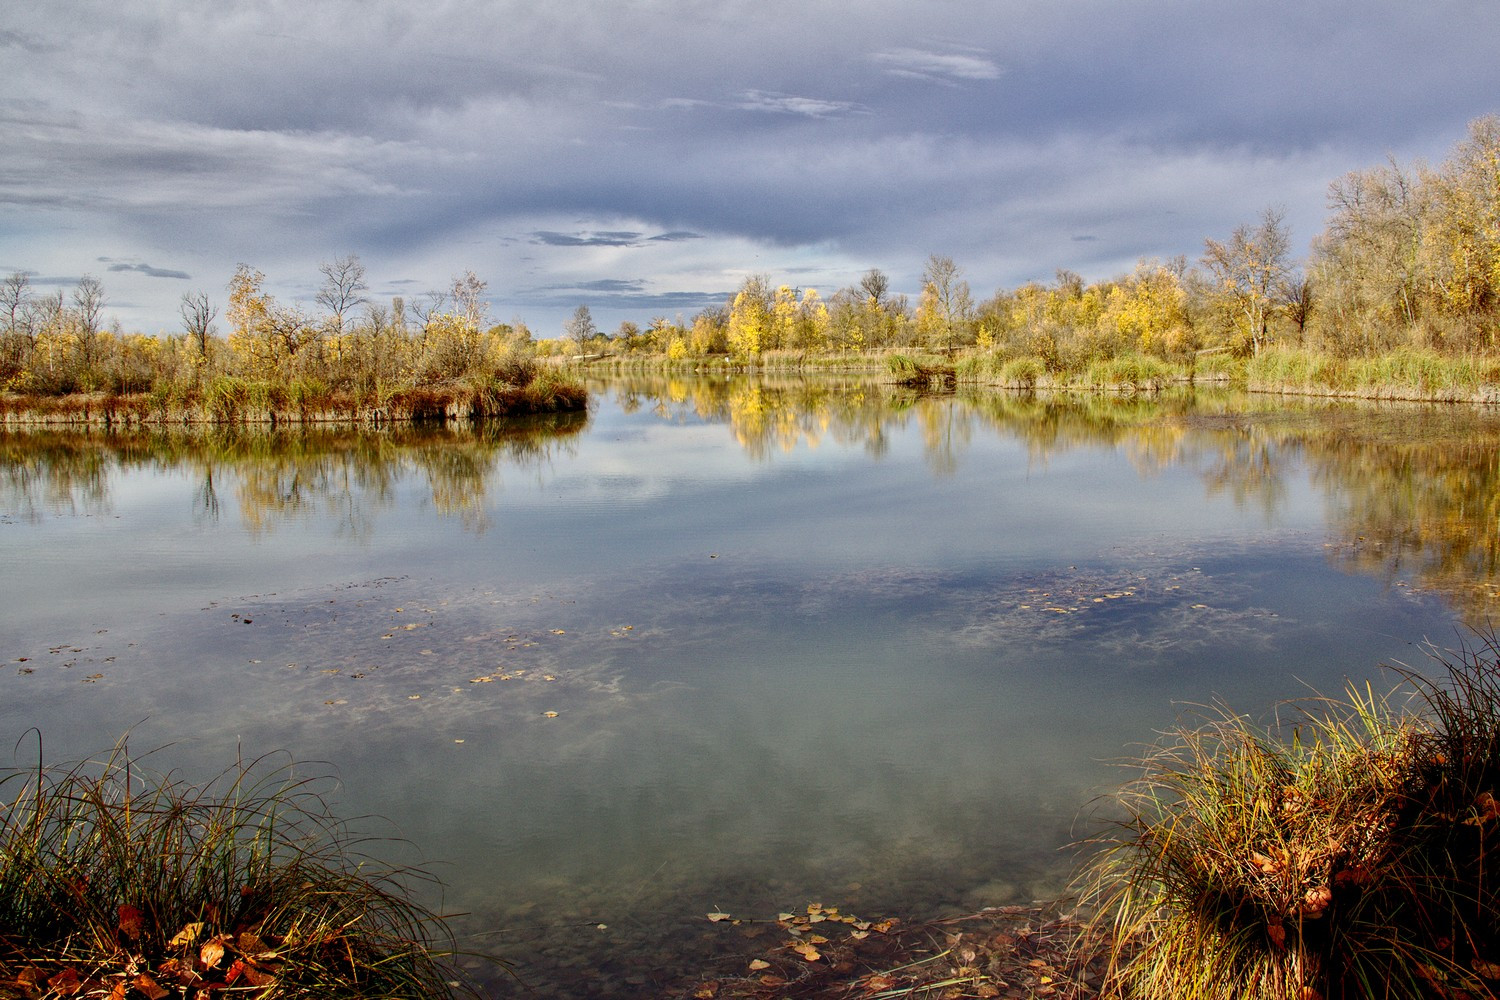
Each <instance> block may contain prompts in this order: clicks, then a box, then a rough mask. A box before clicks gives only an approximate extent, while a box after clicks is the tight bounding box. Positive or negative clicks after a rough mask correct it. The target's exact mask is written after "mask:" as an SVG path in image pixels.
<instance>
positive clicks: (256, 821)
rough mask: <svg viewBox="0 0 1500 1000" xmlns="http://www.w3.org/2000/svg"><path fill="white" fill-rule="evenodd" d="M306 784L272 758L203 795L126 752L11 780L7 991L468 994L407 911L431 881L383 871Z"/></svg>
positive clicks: (1, 892) (4, 882) (433, 935)
mask: <svg viewBox="0 0 1500 1000" xmlns="http://www.w3.org/2000/svg"><path fill="white" fill-rule="evenodd" d="M300 772H301V768H299V767H298V766H297V765H295V764H293V763H291V762H280V763H277V762H276V761H274V760H273V759H270V758H262V759H258V760H253V761H248V762H244V761H242V762H239V763H237V764H236V765H235V766H234V767H232V768H230V769H228V770H226V771H225V772H223V773H222V774H220V775H219V776H218V777H217V778H215V779H213V780H211V781H209V782H207V783H204V784H196V785H195V784H188V783H186V782H185V781H183V780H180V779H178V778H176V777H173V776H172V775H155V774H151V773H150V772H148V771H146V770H145V769H144V768H143V767H142V766H141V763H140V762H139V761H137V760H133V759H132V758H131V757H130V756H129V755H128V753H127V752H126V751H125V750H124V749H123V747H117V748H116V749H115V750H114V751H113V752H111V753H110V754H108V755H106V756H105V757H104V758H102V759H100V760H96V761H89V762H84V763H80V764H77V765H73V766H70V767H66V768H58V767H47V766H40V765H39V766H38V767H37V768H36V769H34V770H10V771H7V772H3V776H0V980H4V981H9V982H11V983H18V984H22V986H23V987H24V986H25V985H26V984H30V986H31V987H33V993H32V995H39V994H40V993H41V992H44V991H46V990H47V989H48V988H50V989H51V990H52V991H53V992H55V993H56V994H58V995H64V994H65V993H66V992H67V989H66V988H64V987H67V986H69V985H70V984H80V985H79V987H78V989H79V991H80V995H91V994H92V993H94V992H95V991H97V995H99V996H104V995H118V996H120V997H125V996H127V995H128V996H131V997H135V996H137V995H144V996H147V997H151V998H153V1000H159V998H163V997H168V996H195V995H203V994H202V992H201V991H208V992H209V993H212V994H214V995H217V991H219V990H228V991H230V992H229V994H228V995H239V996H247V997H267V998H269V997H272V996H274V997H278V998H281V997H309V998H311V997H320V998H338V997H412V998H417V997H422V998H426V997H446V996H453V995H454V994H455V993H456V992H459V991H460V990H461V989H463V988H462V987H461V986H460V985H459V982H458V981H457V980H455V979H454V974H453V970H452V969H451V968H449V967H448V966H447V965H445V964H444V959H445V957H447V956H449V955H451V954H452V950H451V944H452V940H451V936H449V934H448V932H447V930H446V926H445V924H444V923H443V921H442V919H441V918H440V917H438V916H437V915H435V914H434V913H432V912H431V911H429V910H427V909H426V908H424V907H423V906H421V905H419V904H417V903H416V902H413V901H412V897H411V895H410V890H411V889H412V888H413V886H414V884H416V883H419V882H421V881H430V878H429V877H428V876H427V875H425V874H424V873H423V872H421V871H418V870H413V869H401V868H394V867H390V866H387V865H385V864H382V863H381V862H379V861H377V860H376V859H375V858H373V857H371V856H370V855H369V854H368V853H367V850H368V849H369V848H371V847H372V846H373V843H374V842H373V841H371V840H369V839H368V838H365V837H362V836H359V835H357V834H355V833H354V832H352V831H351V830H350V829H349V827H348V826H347V825H346V824H345V823H343V822H341V821H339V820H337V819H335V818H334V817H333V816H332V815H331V814H330V813H329V811H328V809H327V806H326V803H325V800H324V798H323V797H322V795H321V794H320V792H319V790H318V789H319V786H320V784H321V779H318V778H310V777H305V776H302V774H301V773H300ZM59 983H61V984H63V986H62V987H60V986H59ZM49 984H50V987H49ZM112 991H113V992H112ZM464 991H465V992H470V991H467V990H464ZM0 995H5V996H9V995H10V994H7V993H5V989H4V987H3V986H0ZM18 995H26V994H25V992H23V993H22V994H18Z"/></svg>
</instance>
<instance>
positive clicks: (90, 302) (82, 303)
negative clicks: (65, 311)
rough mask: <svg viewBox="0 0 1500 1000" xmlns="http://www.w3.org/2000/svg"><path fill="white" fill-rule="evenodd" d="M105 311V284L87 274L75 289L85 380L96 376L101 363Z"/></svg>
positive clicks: (80, 350) (74, 310)
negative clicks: (100, 329)
mask: <svg viewBox="0 0 1500 1000" xmlns="http://www.w3.org/2000/svg"><path fill="white" fill-rule="evenodd" d="M103 310H104V284H103V283H102V282H101V281H100V280H99V279H98V278H96V277H94V276H93V275H92V274H85V275H84V276H83V277H81V278H79V279H78V284H77V285H76V286H75V287H74V288H73V324H74V328H75V330H76V334H77V337H78V348H79V352H80V354H81V358H80V362H81V365H82V375H83V377H84V379H85V380H88V379H91V378H92V377H93V376H94V374H95V368H96V366H97V365H98V363H99V321H100V313H101V312H102V311H103Z"/></svg>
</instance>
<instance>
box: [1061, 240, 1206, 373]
mask: <svg viewBox="0 0 1500 1000" xmlns="http://www.w3.org/2000/svg"><path fill="white" fill-rule="evenodd" d="M1082 297H1083V296H1082V295H1081V294H1080V296H1079V299H1082ZM1186 302H1187V293H1186V292H1184V291H1183V288H1182V285H1181V284H1180V283H1179V282H1178V280H1177V276H1176V275H1175V274H1173V273H1172V272H1171V271H1170V270H1168V269H1167V268H1165V267H1163V266H1162V265H1161V263H1160V262H1158V261H1142V262H1141V263H1139V264H1137V265H1136V269H1135V271H1134V272H1132V273H1131V274H1130V275H1129V276H1128V277H1126V278H1123V279H1121V280H1119V281H1117V282H1115V283H1114V285H1113V287H1112V288H1111V289H1110V290H1109V294H1108V296H1106V297H1105V300H1104V312H1103V314H1102V315H1101V316H1100V318H1099V325H1100V326H1101V327H1102V328H1103V329H1104V330H1105V331H1107V333H1108V334H1110V335H1112V336H1113V337H1115V338H1117V339H1118V343H1119V344H1120V345H1121V346H1122V347H1126V348H1128V349H1131V350H1137V351H1142V352H1144V353H1148V354H1172V353H1177V352H1179V351H1180V350H1182V349H1183V348H1184V347H1186V346H1188V343H1187V331H1188V324H1187V315H1186V313H1185V311H1184V307H1185V305H1186Z"/></svg>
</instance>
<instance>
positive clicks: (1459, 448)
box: [608, 378, 1500, 625]
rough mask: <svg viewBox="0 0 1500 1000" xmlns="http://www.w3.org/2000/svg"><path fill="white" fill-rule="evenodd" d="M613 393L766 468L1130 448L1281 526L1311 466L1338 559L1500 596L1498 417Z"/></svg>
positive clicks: (715, 386) (650, 387) (711, 384)
mask: <svg viewBox="0 0 1500 1000" xmlns="http://www.w3.org/2000/svg"><path fill="white" fill-rule="evenodd" d="M608 391H611V392H614V393H616V394H617V395H618V397H619V398H620V400H621V402H622V405H627V406H629V407H631V408H635V409H640V408H646V409H649V410H650V411H651V412H654V413H656V414H657V415H658V416H660V417H662V418H663V419H666V420H681V419H684V417H685V416H686V415H688V414H691V415H692V416H693V417H695V418H696V419H699V420H708V421H714V422H723V423H727V424H728V425H729V426H730V428H731V430H732V433H733V435H734V438H735V440H736V441H737V442H738V443H739V444H740V446H741V447H742V448H743V449H744V450H745V452H746V453H747V454H749V455H750V456H752V457H754V458H755V459H757V460H762V461H769V460H771V459H772V458H773V457H774V456H775V455H776V454H777V453H783V452H788V451H791V450H793V449H794V448H797V447H808V448H813V447H816V446H817V445H818V443H819V442H820V441H821V440H824V439H828V440H832V441H837V442H840V443H849V442H857V443H860V444H862V445H863V446H864V449H865V451H866V452H867V453H869V454H870V455H872V456H875V457H879V456H881V455H883V454H885V452H886V449H887V447H888V441H889V438H890V436H891V433H892V431H893V430H894V429H895V428H897V427H901V426H905V425H906V424H907V423H908V422H911V421H915V422H916V424H917V426H918V427H919V428H920V431H921V440H922V443H923V449H924V455H925V459H926V463H927V465H928V467H929V468H930V469H931V471H932V472H933V474H934V475H935V476H949V475H952V474H953V473H954V472H955V471H956V470H957V469H958V468H959V467H960V465H961V463H962V462H963V459H964V454H965V452H966V450H968V449H969V447H970V446H971V445H972V443H973V441H974V438H975V435H976V434H977V433H980V432H983V431H988V432H991V433H994V434H998V435H1001V436H1003V437H1006V438H1013V439H1015V440H1018V441H1021V442H1023V443H1024V444H1025V446H1026V448H1027V450H1028V453H1029V454H1030V456H1031V457H1032V459H1033V460H1034V461H1036V462H1039V463H1044V464H1045V463H1048V462H1050V461H1052V460H1054V459H1056V458H1057V457H1058V456H1060V455H1063V454H1066V453H1068V452H1070V451H1073V450H1077V449H1084V448H1107V449H1118V450H1121V451H1123V452H1124V453H1125V454H1127V455H1128V456H1130V459H1131V461H1132V464H1133V465H1134V466H1135V468H1136V469H1137V470H1138V471H1139V472H1140V473H1141V474H1142V475H1146V476H1150V475H1157V474H1160V473H1162V472H1164V471H1166V470H1168V469H1172V468H1176V467H1187V468H1191V469H1194V470H1195V471H1196V472H1197V474H1198V475H1199V476H1200V477H1201V478H1202V480H1203V484H1204V488H1205V490H1206V491H1207V493H1208V495H1209V496H1214V497H1227V498H1229V499H1231V500H1232V501H1233V502H1234V503H1235V504H1236V505H1237V506H1239V507H1242V508H1254V509H1256V510H1258V511H1260V512H1261V514H1262V515H1263V517H1264V520H1265V521H1266V522H1267V523H1270V522H1271V521H1272V520H1273V519H1274V517H1275V515H1276V513H1277V512H1278V511H1279V510H1280V509H1281V508H1282V506H1283V505H1284V503H1285V502H1286V499H1287V493H1288V489H1289V488H1290V486H1291V483H1292V477H1293V476H1294V475H1296V474H1299V470H1300V469H1302V468H1303V467H1306V468H1307V469H1308V470H1309V472H1310V476H1311V479H1312V482H1313V483H1314V485H1316V486H1317V487H1318V488H1319V489H1320V490H1321V491H1322V493H1323V495H1324V496H1325V497H1326V499H1327V502H1328V505H1329V509H1330V513H1331V519H1332V527H1333V529H1334V531H1335V532H1336V538H1335V540H1334V541H1333V542H1332V544H1331V549H1330V551H1331V554H1332V558H1333V559H1334V560H1335V562H1336V564H1338V565H1340V566H1342V567H1345V568H1347V569H1348V570H1350V571H1354V572H1360V573H1368V574H1373V575H1376V576H1379V577H1381V578H1383V579H1385V580H1386V581H1387V582H1389V583H1391V584H1392V585H1397V584H1400V585H1407V583H1408V582H1409V583H1410V584H1411V585H1415V586H1418V587H1423V588H1428V589H1432V590H1435V591H1437V592H1439V593H1441V594H1443V595H1444V596H1445V597H1446V598H1447V599H1448V600H1450V601H1451V602H1452V603H1453V604H1454V606H1455V608H1456V609H1457V610H1458V612H1459V613H1460V615H1461V616H1462V617H1463V618H1464V620H1465V621H1467V622H1468V623H1470V624H1473V625H1479V624H1483V623H1486V622H1488V621H1489V620H1490V619H1491V618H1492V617H1493V616H1494V615H1495V613H1496V610H1497V604H1496V602H1497V600H1500V584H1497V582H1496V577H1497V570H1500V415H1497V414H1495V413H1493V412H1490V411H1485V410H1476V409H1472V408H1468V407H1452V406H1444V407H1427V406H1420V405H1408V404H1396V405H1392V404H1380V405H1376V404H1367V403H1360V402H1326V401H1319V402H1313V403H1308V402H1288V401H1286V400H1284V399H1280V398H1271V397H1265V396H1252V395H1249V394H1246V393H1233V392H1212V393H1194V392H1185V393H1181V394H1177V395H1171V394H1169V395H1167V396H1165V397H1152V398H1147V397H1127V396H1108V395H1091V394H1090V395H1067V396H1046V395H1042V396H1038V395H1034V394H1016V393H994V392H967V393H962V394H957V395H945V396H933V395H918V394H914V393H912V392H911V391H910V390H906V389H902V388H897V387H893V386H889V385H882V384H880V383H877V382H866V383H861V382H858V381H850V380H842V381H835V380H818V379H785V380H780V381H778V380H774V379H765V380H751V379H716V380H709V379H702V380H687V379H665V380H660V379H658V380H652V379H644V378H642V379H632V380H628V381H624V382H621V383H612V384H609V386H608Z"/></svg>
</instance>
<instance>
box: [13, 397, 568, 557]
mask: <svg viewBox="0 0 1500 1000" xmlns="http://www.w3.org/2000/svg"><path fill="white" fill-rule="evenodd" d="M586 424H587V418H586V417H584V416H583V415H580V414H552V415H546V416H540V417H535V418H525V419H516V420H506V421H491V422H487V423H485V424H481V425H477V426H472V427H444V428H430V429H423V428H400V429H388V430H368V429H367V430H351V429H317V428H299V429H295V430H292V431H285V432H280V431H272V430H254V429H251V430H245V429H242V428H237V429H233V430H224V429H216V430H208V431H204V432H201V433H172V434H163V433H156V434H139V433H133V434H108V433H105V434H94V433H78V432H21V433H15V434H5V435H0V490H3V491H4V495H5V498H6V501H7V505H8V506H14V508H15V509H16V510H17V511H18V512H20V514H21V516H25V517H28V518H31V519H35V518H36V517H38V516H39V515H40V513H41V512H42V511H44V510H50V511H60V512H64V513H67V512H77V510H78V509H79V508H80V507H83V508H84V509H85V510H87V511H89V512H92V511H94V510H96V509H97V510H108V509H109V506H110V499H109V487H110V482H111V477H112V476H113V475H114V474H116V473H117V472H119V471H129V470H131V469H136V468H153V469H158V470H174V469H187V470H190V472H191V474H192V475H193V476H194V477H195V478H196V480H197V484H196V486H195V488H194V491H193V500H192V502H193V507H194V512H195V515H196V516H198V517H200V518H206V519H209V520H217V519H218V518H219V516H220V514H221V512H222V509H223V495H224V491H225V489H227V488H231V484H232V489H233V492H234V496H235V499H236V500H237V502H238V505H239V510H240V517H241V520H242V523H243V524H244V526H245V528H246V530H248V531H249V532H250V533H251V534H259V533H262V532H265V531H270V530H273V529H274V527H275V526H276V525H277V524H278V523H281V522H285V521H290V520H295V519H298V518H301V517H303V516H305V515H307V514H308V513H310V512H313V511H317V512H320V513H323V514H326V515H331V516H332V517H333V518H334V519H335V520H336V521H337V523H338V524H339V525H340V526H341V527H340V530H341V531H342V532H343V533H346V534H348V535H350V536H352V537H355V538H358V539H361V540H365V539H368V538H369V537H370V534H371V532H372V531H373V528H374V523H375V518H376V515H377V514H378V513H379V512H380V511H382V510H387V509H389V508H390V507H391V506H392V505H393V504H394V497H395V490H396V487H397V485H398V484H399V483H400V482H402V481H403V480H405V479H407V478H408V477H411V476H414V475H415V476H421V477H423V478H424V479H425V481H426V484H427V487H428V489H429V490H430V491H431V496H432V501H433V507H434V509H436V510H437V512H438V513H439V514H442V515H444V516H452V517H457V518H458V519H459V520H460V521H461V522H462V523H463V525H464V527H465V528H467V529H469V530H474V531H482V530H484V528H485V527H486V526H487V524H488V515H487V512H486V510H487V508H486V504H485V497H486V493H487V491H488V489H489V487H490V484H491V481H492V479H493V478H494V477H495V476H496V475H497V474H498V472H499V470H500V468H501V467H502V466H503V465H516V466H521V467H523V468H540V467H541V466H543V465H544V464H545V463H546V462H547V461H548V460H549V459H550V458H551V457H552V455H553V454H554V450H555V449H556V448H558V447H559V446H562V445H565V444H566V442H567V441H568V440H569V439H570V438H571V437H573V436H574V435H576V434H578V432H580V431H581V430H582V429H583V428H584V427H585V426H586Z"/></svg>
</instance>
